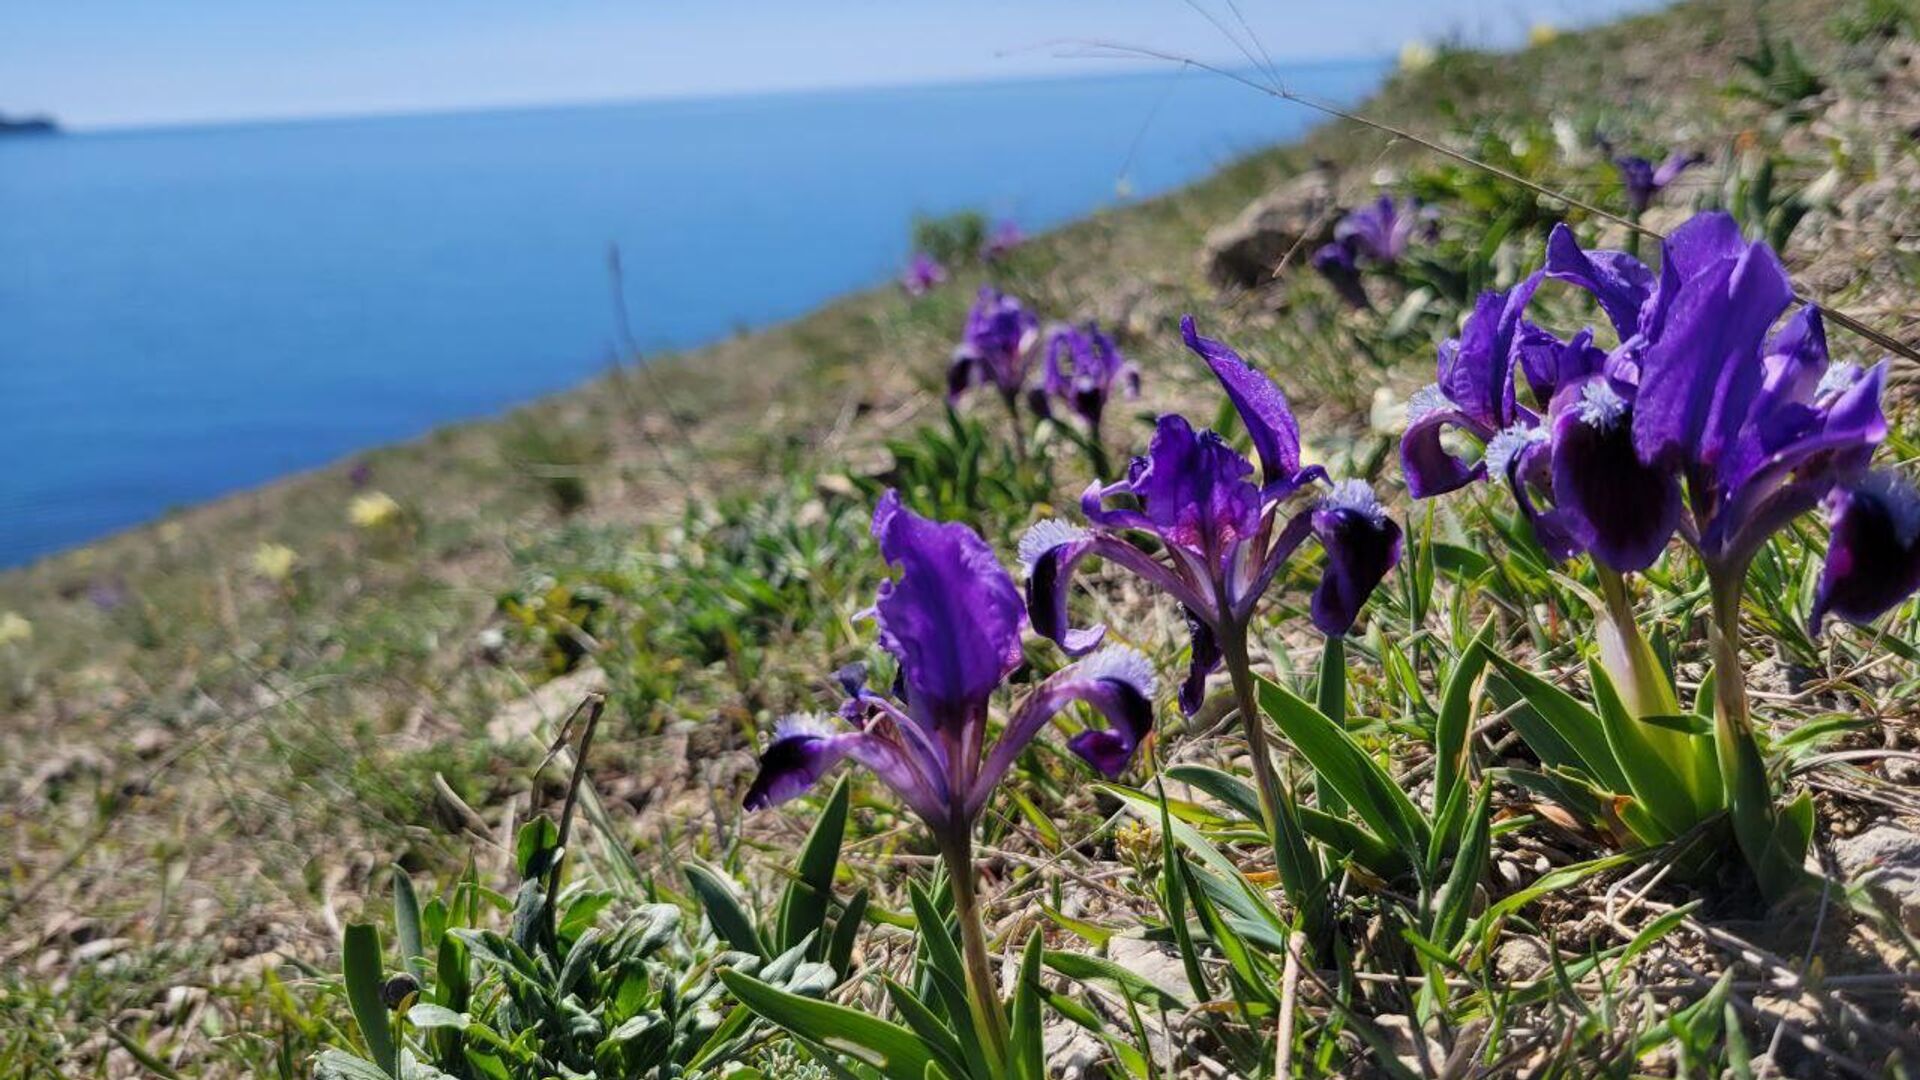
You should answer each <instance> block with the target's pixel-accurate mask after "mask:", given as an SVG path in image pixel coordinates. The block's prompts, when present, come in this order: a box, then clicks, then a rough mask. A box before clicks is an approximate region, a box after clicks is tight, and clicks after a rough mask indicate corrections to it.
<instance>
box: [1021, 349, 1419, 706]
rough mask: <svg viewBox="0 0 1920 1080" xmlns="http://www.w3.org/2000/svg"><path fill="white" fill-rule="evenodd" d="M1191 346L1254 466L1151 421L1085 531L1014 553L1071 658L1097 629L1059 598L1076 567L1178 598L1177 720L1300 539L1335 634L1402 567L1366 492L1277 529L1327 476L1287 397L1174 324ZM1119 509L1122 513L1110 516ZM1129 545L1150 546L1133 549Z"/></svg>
mask: <svg viewBox="0 0 1920 1080" xmlns="http://www.w3.org/2000/svg"><path fill="white" fill-rule="evenodd" d="M1180 325H1181V330H1182V331H1183V333H1184V335H1185V337H1186V342H1187V347H1188V348H1190V349H1192V350H1193V351H1194V352H1195V353H1197V354H1199V356H1200V357H1201V358H1202V359H1204V360H1206V362H1207V364H1208V365H1209V366H1210V367H1211V368H1212V369H1213V372H1214V375H1215V376H1216V377H1218V378H1219V380H1220V383H1221V385H1222V386H1223V387H1225V389H1226V392H1227V396H1228V398H1230V399H1231V400H1232V401H1233V404H1234V407H1235V408H1236V409H1237V410H1238V411H1239V414H1240V418H1241V420H1242V422H1244V423H1245V424H1246V427H1247V431H1248V433H1249V434H1250V435H1251V436H1252V441H1253V445H1254V449H1255V451H1256V452H1257V454H1258V456H1259V458H1260V463H1261V475H1260V477H1259V479H1258V480H1256V479H1255V478H1254V466H1253V464H1252V463H1251V462H1249V461H1248V460H1247V459H1246V458H1245V457H1242V456H1241V455H1240V454H1239V452H1237V451H1236V450H1234V449H1233V447H1231V446H1229V445H1228V444H1227V442H1226V440H1225V439H1222V438H1221V437H1220V436H1219V435H1218V434H1216V433H1214V432H1212V431H1195V430H1194V428H1193V426H1192V425H1191V424H1189V423H1188V422H1187V419H1186V418H1185V417H1183V416H1179V415H1168V416H1163V417H1161V418H1160V420H1159V423H1158V426H1157V428H1156V430H1155V432H1154V436H1153V441H1152V443H1151V444H1150V445H1149V447H1148V450H1147V453H1146V455H1145V456H1143V457H1139V458H1136V459H1134V461H1133V463H1132V465H1131V466H1130V467H1129V468H1128V470H1127V478H1126V479H1125V480H1122V481H1119V482H1118V483H1114V484H1105V485H1103V484H1101V483H1100V482H1098V481H1096V482H1094V483H1093V484H1092V485H1091V486H1090V487H1088V488H1087V490H1086V493H1085V494H1083V495H1082V496H1081V498H1080V506H1081V510H1082V512H1083V513H1084V514H1085V515H1086V517H1087V520H1088V521H1089V522H1090V523H1091V528H1083V527H1080V526H1076V525H1069V524H1067V523H1065V522H1061V521H1052V520H1049V521H1042V522H1040V523H1039V524H1037V525H1035V526H1034V527H1033V528H1032V529H1031V530H1030V531H1029V532H1028V533H1027V535H1026V536H1025V537H1024V538H1022V540H1021V542H1020V561H1021V563H1022V565H1024V566H1025V567H1026V570H1027V606H1028V611H1029V612H1030V613H1031V615H1032V618H1033V623H1034V629H1035V630H1037V631H1039V632H1040V633H1041V634H1044V635H1045V636H1047V637H1049V638H1051V639H1053V640H1054V641H1055V642H1058V643H1059V644H1060V646H1061V648H1062V649H1064V650H1065V651H1066V652H1067V653H1068V654H1069V655H1073V656H1078V655H1082V654H1084V653H1086V652H1088V651H1090V650H1092V649H1093V648H1094V647H1095V646H1096V645H1098V644H1099V643H1100V641H1101V639H1102V638H1103V636H1104V635H1105V632H1106V628H1105V627H1103V626H1095V627H1091V628H1084V629H1082V628H1073V627H1071V626H1069V624H1068V619H1067V586H1068V584H1069V581H1070V579H1071V577H1072V575H1073V571H1074V569H1075V568H1076V567H1077V566H1078V565H1079V564H1080V562H1081V560H1083V559H1086V558H1087V557H1089V556H1097V557H1099V558H1102V559H1106V560H1108V561H1109V562H1113V563H1117V564H1119V565H1120V566H1123V567H1125V568H1127V569H1128V570H1130V571H1132V572H1133V573H1135V574H1136V575H1138V576H1139V577H1141V578H1143V579H1145V580H1146V581H1148V582H1150V583H1152V584H1153V585H1156V586H1158V587H1159V588H1160V589H1161V590H1163V591H1164V592H1166V593H1167V594H1168V595H1169V596H1171V597H1172V598H1173V599H1175V600H1177V601H1178V602H1179V603H1180V605H1181V607H1182V609H1183V610H1184V611H1185V613H1186V616H1187V622H1188V625H1189V627H1190V629H1191V631H1192V635H1193V655H1192V665H1191V670H1190V671H1189V674H1188V677H1187V680H1186V683H1185V685H1184V686H1183V687H1182V688H1181V691H1180V705H1181V708H1182V709H1184V710H1185V711H1187V712H1188V713H1192V712H1193V711H1194V710H1196V709H1198V708H1199V706H1200V702H1201V698H1202V695H1203V693H1204V691H1205V688H1206V679H1207V676H1208V675H1209V674H1211V673H1212V672H1213V671H1214V669H1215V668H1217V667H1218V666H1219V665H1220V663H1221V661H1222V659H1223V656H1222V651H1221V642H1222V641H1223V640H1240V639H1241V638H1242V637H1243V635H1244V633H1245V628H1246V626H1247V624H1248V623H1249V621H1250V620H1251V619H1252V617H1253V613H1254V608H1255V606H1256V605H1257V604H1258V603H1259V600H1260V597H1261V596H1262V595H1263V594H1264V593H1265V592H1266V590H1267V587H1268V586H1269V585H1270V584H1271V583H1272V582H1273V579H1274V577H1275V575H1276V574H1278V573H1279V572H1280V570H1281V569H1282V568H1283V567H1284V566H1285V565H1286V562H1287V560H1288V558H1290V557H1291V556H1292V554H1293V552H1294V551H1295V549H1297V548H1298V547H1299V546H1300V544H1301V543H1303V542H1304V541H1305V540H1306V539H1307V538H1308V537H1309V536H1312V537H1315V538H1317V539H1318V540H1319V541H1320V544H1321V546H1322V548H1323V549H1325V551H1326V554H1327V565H1326V569H1325V571H1324V573H1323V575H1322V577H1321V581H1320V585H1319V587H1318V588H1317V589H1316V590H1315V592H1314V596H1313V620H1314V623H1315V625H1317V626H1318V627H1319V628H1320V629H1321V630H1322V631H1323V632H1325V633H1328V634H1344V633H1346V632H1347V631H1348V630H1350V629H1351V628H1352V626H1353V623H1354V620H1355V619H1356V618H1357V617H1358V616H1359V611H1360V606H1361V605H1362V604H1363V603H1364V602H1365V601H1366V599H1367V597H1368V596H1369V595H1371V594H1372V592H1373V589H1374V587H1375V586H1377V585H1378V584H1379V583H1380V581H1381V579H1382V578H1384V577H1385V576H1386V574H1387V571H1388V570H1390V569H1392V567H1393V566H1394V564H1395V563H1396V562H1398V561H1399V557H1400V528H1399V526H1398V525H1396V524H1395V523H1394V522H1393V521H1392V520H1391V519H1390V518H1388V517H1387V515H1386V511H1385V510H1384V509H1383V508H1382V507H1381V505H1380V503H1379V501H1378V500H1377V499H1375V498H1374V495H1373V492H1372V490H1371V489H1369V488H1368V487H1367V485H1366V484H1365V483H1363V482H1361V481H1347V482H1346V483H1342V484H1339V485H1336V486H1335V487H1334V488H1333V491H1332V493H1331V494H1329V495H1327V496H1325V497H1324V498H1322V499H1320V500H1319V501H1318V502H1317V503H1316V504H1315V505H1314V506H1313V507H1312V508H1311V510H1310V511H1308V512H1304V513H1299V514H1296V515H1294V516H1293V517H1292V518H1291V519H1289V520H1284V521H1283V520H1282V518H1283V516H1284V515H1283V506H1284V504H1285V503H1286V502H1287V501H1288V500H1289V499H1290V497H1291V496H1293V495H1294V494H1295V493H1296V492H1298V491H1299V490H1300V489H1301V488H1303V487H1306V486H1307V485H1309V484H1311V483H1313V482H1314V481H1316V480H1325V479H1326V471H1325V470H1324V469H1322V468H1320V467H1319V466H1317V465H1310V466H1305V467H1303V466H1302V465H1301V463H1300V430H1299V426H1298V424H1297V423H1296V422H1295V420H1294V417H1293V412H1292V410H1291V409H1290V408H1289V407H1288V405H1287V399H1286V397H1285V395H1283V394H1282V393H1281V392H1280V389H1279V388H1278V387H1276V386H1275V385H1274V384H1273V383H1272V382H1271V381H1269V380H1268V379H1267V377H1266V376H1265V375H1263V374H1261V373H1260V372H1259V371H1258V370H1257V369H1255V368H1254V367H1252V366H1251V365H1249V364H1248V363H1247V362H1246V361H1245V360H1243V359H1241V358H1240V356H1239V355H1238V354H1237V353H1235V352H1234V351H1233V350H1232V349H1230V348H1228V347H1227V346H1226V345H1225V344H1223V343H1221V342H1218V341H1212V340H1209V339H1207V338H1203V337H1201V336H1199V334H1198V332H1197V331H1196V330H1195V329H1194V324H1193V318H1192V317H1191V316H1188V317H1186V318H1184V319H1182V320H1181V324H1180ZM1118 498H1125V499H1126V500H1127V504H1126V505H1121V506H1109V502H1110V500H1114V499H1118ZM1130 534H1146V535H1148V536H1151V537H1153V538H1154V540H1155V541H1157V543H1154V544H1152V545H1142V544H1141V543H1138V542H1136V540H1134V539H1133V538H1132V537H1131V535H1130Z"/></svg>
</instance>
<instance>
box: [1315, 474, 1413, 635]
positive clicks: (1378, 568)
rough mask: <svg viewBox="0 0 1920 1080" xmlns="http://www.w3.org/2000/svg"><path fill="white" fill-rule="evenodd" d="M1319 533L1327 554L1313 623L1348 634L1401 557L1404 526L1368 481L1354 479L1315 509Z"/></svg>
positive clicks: (1344, 484) (1317, 590) (1324, 630)
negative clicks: (1374, 494) (1375, 493)
mask: <svg viewBox="0 0 1920 1080" xmlns="http://www.w3.org/2000/svg"><path fill="white" fill-rule="evenodd" d="M1313 532H1314V535H1315V536H1316V537H1317V538H1318V539H1319V541H1320V546H1321V547H1322V548H1324V549H1325V550H1326V553H1327V564H1326V569H1325V570H1324V571H1323V572H1322V573H1321V576H1320V585H1319V587H1317V588H1316V589H1314V591H1313V624H1314V625H1315V626H1317V627H1319V628H1320V631H1321V632H1322V633H1325V634H1332V635H1340V634H1345V633H1346V632H1347V631H1349V630H1351V629H1353V623H1354V620H1355V619H1358V618H1359V617H1360V607H1361V605H1363V604H1365V603H1366V602H1367V597H1369V596H1371V595H1373V590H1374V589H1375V587H1377V586H1378V585H1379V584H1380V582H1381V580H1382V579H1384V578H1385V577H1386V576H1387V571H1389V570H1392V569H1393V567H1394V565H1395V564H1396V563H1398V562H1399V561H1400V526H1399V525H1398V524H1396V523H1395V522H1394V520H1393V519H1392V518H1390V517H1388V516H1387V513H1386V511H1385V510H1384V509H1383V508H1382V507H1381V506H1380V503H1379V502H1378V500H1376V499H1375V498H1374V496H1373V492H1372V490H1371V489H1369V488H1368V487H1367V485H1366V483H1365V482H1364V481H1360V480H1348V481H1346V482H1345V483H1342V484H1341V485H1339V486H1338V487H1336V488H1335V489H1334V492H1333V494H1331V495H1329V496H1328V497H1327V498H1326V499H1324V500H1323V501H1322V502H1321V504H1320V505H1319V506H1318V507H1316V508H1315V509H1314V511H1313Z"/></svg>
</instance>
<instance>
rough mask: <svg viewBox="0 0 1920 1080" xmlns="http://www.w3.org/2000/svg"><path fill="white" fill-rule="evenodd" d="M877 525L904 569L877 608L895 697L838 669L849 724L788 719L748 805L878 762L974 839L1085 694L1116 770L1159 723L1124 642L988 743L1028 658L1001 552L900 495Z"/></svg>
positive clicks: (921, 810)
mask: <svg viewBox="0 0 1920 1080" xmlns="http://www.w3.org/2000/svg"><path fill="white" fill-rule="evenodd" d="M873 535H874V538H875V539H876V540H877V541H878V542H879V545H880V552H881V554H882V555H883V556H884V557H885V559H886V561H887V564H888V565H889V566H890V567H893V568H894V569H896V570H898V571H899V576H898V578H897V579H895V580H892V581H888V582H885V583H883V584H882V585H881V587H880V591H879V598H878V600H877V601H876V602H875V604H874V606H873V608H872V611H871V615H872V616H873V618H874V619H875V621H876V622H877V623H878V626H879V631H880V644H881V646H882V647H883V648H885V649H886V651H887V652H889V653H891V654H892V655H893V658H894V660H895V661H896V662H897V664H898V666H899V674H898V678H897V679H896V680H895V682H894V686H893V689H892V691H891V692H890V693H883V692H880V691H876V690H873V689H870V688H868V686H867V685H866V681H867V675H866V670H865V668H864V667H863V666H860V665H855V666H853V667H850V668H846V669H843V670H841V671H840V672H837V673H836V676H835V678H836V681H837V682H838V683H839V685H840V687H841V688H842V689H843V690H844V691H845V693H846V695H847V697H846V701H845V703H844V704H843V705H842V706H841V708H840V710H839V718H838V720H837V721H836V720H829V719H826V718H824V717H817V716H791V717H788V718H786V719H784V720H782V721H781V722H780V724H779V726H778V728H777V729H776V730H775V733H774V737H773V740H772V742H771V743H769V744H768V746H767V748H766V751H765V752H764V753H763V754H762V755H761V758H760V771H759V774H758V776H756V777H755V779H754V781H753V786H752V787H751V788H750V789H749V790H748V792H747V797H746V805H747V808H748V809H750V810H752V809H760V808H762V807H767V806H773V805H776V804H778V803H782V802H785V801H786V800H788V799H791V798H793V797H794V796H796V795H798V794H800V793H801V792H802V791H804V790H806V788H808V787H809V786H811V785H812V784H813V783H815V782H816V781H818V780H819V779H820V777H821V776H822V775H824V774H825V773H826V771H827V770H828V769H830V768H831V767H832V766H833V765H834V764H835V763H837V762H839V761H840V760H842V759H852V760H854V761H856V762H859V763H860V764H862V765H864V766H866V767H867V768H868V769H869V770H871V771H872V772H873V773H874V775H876V776H878V777H879V778H880V780H881V781H882V782H884V783H885V784H886V785H887V786H888V787H890V788H892V789H893V791H894V792H895V793H896V794H898V795H899V797H900V799H901V801H902V802H904V803H905V804H906V805H907V806H908V807H909V808H910V809H911V810H912V811H913V812H914V813H915V814H916V815H918V816H919V817H920V818H921V819H922V820H924V821H925V822H926V823H927V825H928V826H929V827H930V828H932V829H933V830H934V832H935V834H936V835H938V836H940V837H943V838H949V839H951V838H955V837H965V836H967V835H969V834H970V833H971V830H972V825H973V822H974V821H975V820H976V819H977V818H978V816H979V814H980V811H981V809H982V808H983V807H984V806H985V805H986V803H987V800H988V798H989V797H990V796H991V795H992V793H993V790H994V788H995V787H996V786H997V785H998V784H999V783H1000V780H1001V778H1003V777H1004V776H1005V775H1006V773H1007V770H1008V769H1009V768H1011V767H1012V765H1013V763H1014V761H1015V760H1016V759H1017V758H1018V757H1019V756H1020V753H1021V751H1023V750H1025V749H1026V747H1027V745H1028V744H1029V743H1031V742H1032V741H1033V739H1034V737H1035V736H1037V735H1038V734H1039V733H1040V731H1041V729H1042V728H1044V727H1045V726H1046V725H1047V723H1048V721H1050V720H1051V719H1052V718H1053V717H1054V716H1055V715H1056V714H1057V713H1059V712H1060V710H1062V709H1063V708H1065V707H1066V706H1067V705H1069V704H1070V703H1072V702H1075V701H1084V702H1086V703H1087V704H1089V705H1091V706H1092V707H1093V708H1094V709H1095V710H1097V711H1098V712H1100V713H1101V714H1103V715H1104V716H1105V717H1106V718H1107V722H1108V724H1109V726H1108V727H1106V728H1096V729H1089V730H1086V731H1082V732H1080V733H1079V734H1077V735H1075V736H1073V737H1072V738H1071V739H1070V740H1068V747H1069V748H1070V749H1071V750H1072V751H1073V752H1074V753H1075V754H1078V755H1079V756H1080V757H1081V758H1083V759H1084V760H1086V762H1087V763H1088V764H1089V765H1091V766H1093V767H1094V768H1095V769H1096V770H1098V771H1099V772H1100V773H1102V774H1103V775H1105V776H1109V777H1111V776H1116V775H1118V774H1119V773H1120V772H1121V771H1122V770H1123V769H1124V768H1126V765H1127V763H1128V762H1129V761H1130V760H1131V759H1132V757H1133V754H1134V751H1135V749H1136V748H1137V747H1138V746H1139V745H1140V742H1141V740H1143V739H1144V738H1145V737H1146V736H1147V733H1148V732H1149V731H1150V730H1151V729H1152V726H1153V695H1154V677H1153V671H1152V668H1151V665H1149V663H1148V662H1147V659H1146V658H1145V657H1144V656H1142V655H1140V654H1139V653H1137V652H1135V651H1133V650H1131V649H1127V648H1120V647H1115V648H1110V649H1105V650H1102V651H1101V652H1099V653H1097V654H1095V655H1093V656H1090V657H1088V658H1086V659H1084V660H1081V661H1079V662H1078V663H1075V664H1072V665H1069V666H1068V667H1066V668H1065V669H1063V670H1061V671H1060V672H1058V673H1057V674H1055V675H1053V676H1052V677H1050V678H1048V679H1047V680H1045V681H1044V682H1042V683H1040V684H1039V686H1037V687H1035V688H1034V689H1033V690H1032V691H1031V692H1029V693H1028V695H1027V696H1026V698H1025V699H1024V700H1023V701H1022V702H1021V703H1020V704H1019V705H1018V706H1017V707H1016V708H1015V709H1014V711H1013V714H1012V715H1011V717H1010V718H1009V719H1008V721H1007V723H1006V726H1005V728H1004V729H1003V730H1002V731H1001V733H1000V736H999V738H998V739H996V740H994V741H993V742H992V744H991V745H989V744H988V734H989V723H988V713H989V709H990V706H991V703H992V700H993V696H994V694H995V692H996V691H998V690H999V689H1000V687H1001V685H1002V684H1003V683H1004V682H1005V681H1006V679H1007V677H1008V676H1009V675H1011V674H1012V673H1013V672H1014V670H1015V669H1016V668H1018V667H1020V665H1021V663H1022V656H1021V647H1020V638H1021V632H1022V630H1023V629H1024V628H1025V626H1026V623H1027V612H1026V607H1025V605H1024V604H1022V602H1021V598H1020V591H1019V589H1017V588H1016V587H1015V586H1014V583H1013V579H1012V578H1010V577H1009V576H1008V575H1007V572H1006V571H1005V570H1003V569H1002V568H1001V567H1000V564H999V562H998V561H996V559H995V558H994V554H993V550H992V549H991V548H989V547H988V546H987V543H986V541H985V540H982V539H981V538H980V535H979V534H978V533H976V532H974V531H973V530H972V529H970V528H968V527H967V526H965V525H962V524H959V523H957V522H936V521H929V520H927V519H926V518H923V517H920V516H919V515H917V514H915V513H913V512H912V511H910V510H907V509H906V508H904V507H903V506H901V505H900V497H899V495H898V494H897V493H896V492H892V491H889V492H887V493H886V495H885V496H883V497H882V498H881V500H880V505H879V507H878V508H877V509H876V510H875V511H874V515H873Z"/></svg>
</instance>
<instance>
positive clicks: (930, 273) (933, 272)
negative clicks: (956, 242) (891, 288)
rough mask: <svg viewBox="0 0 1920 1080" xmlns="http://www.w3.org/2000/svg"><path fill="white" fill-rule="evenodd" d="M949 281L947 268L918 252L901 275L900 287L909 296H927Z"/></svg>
mask: <svg viewBox="0 0 1920 1080" xmlns="http://www.w3.org/2000/svg"><path fill="white" fill-rule="evenodd" d="M946 280H947V268H946V267H944V266H941V265H940V262H939V260H937V259H935V258H934V257H933V256H931V255H929V254H927V253H926V252H924V251H916V252H914V253H913V258H912V259H910V260H908V262H907V268H906V270H904V271H902V272H901V274H900V287H901V288H902V289H905V290H906V293H907V295H908V296H925V295H927V294H928V293H930V292H932V291H933V290H934V288H935V287H937V286H938V285H940V283H941V282H944V281H946Z"/></svg>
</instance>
